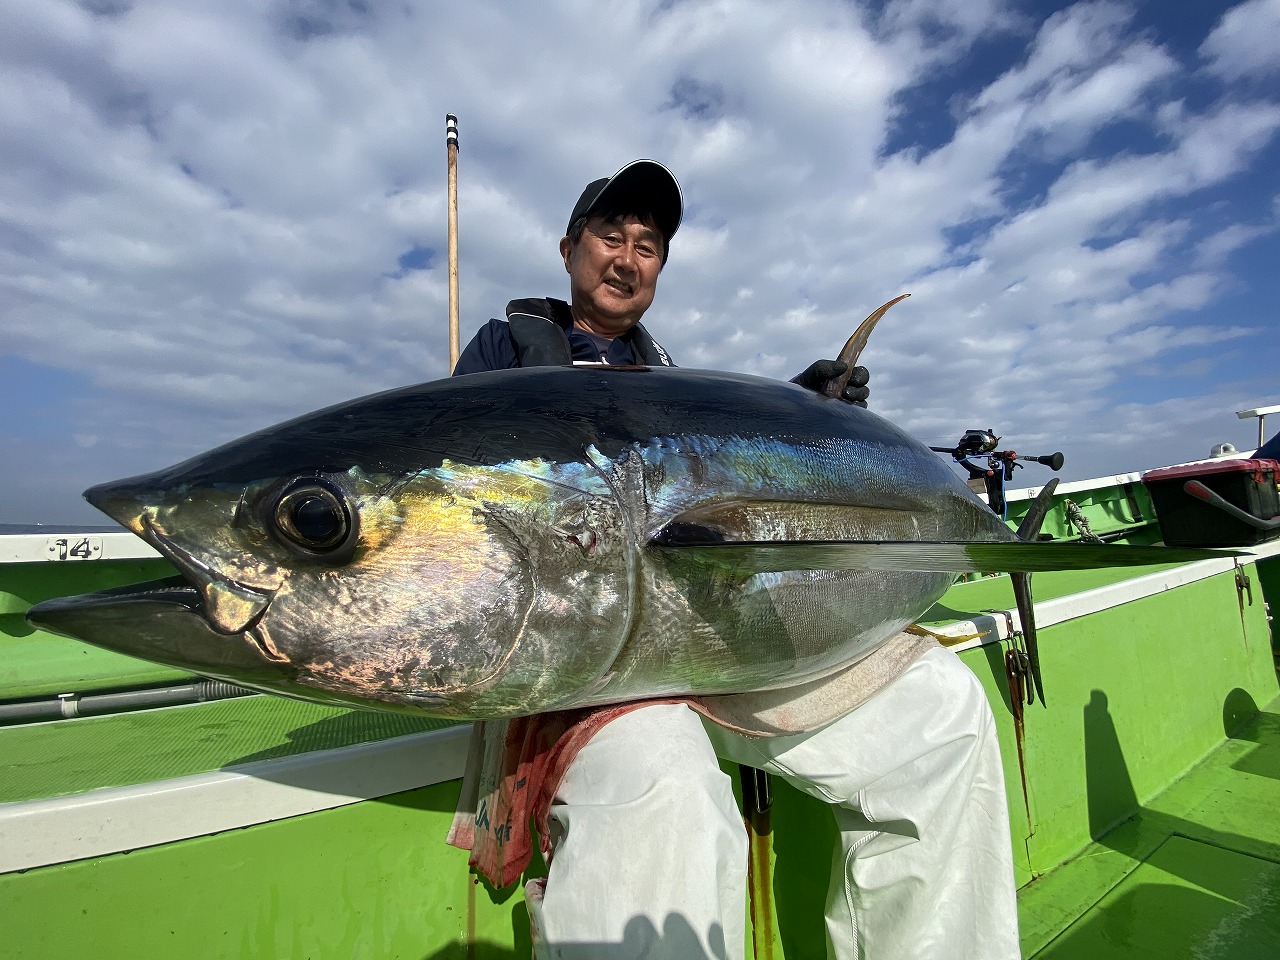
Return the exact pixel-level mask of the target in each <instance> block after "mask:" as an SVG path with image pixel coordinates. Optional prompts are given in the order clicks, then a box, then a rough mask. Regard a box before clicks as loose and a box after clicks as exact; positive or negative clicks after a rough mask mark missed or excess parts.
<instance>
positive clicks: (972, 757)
mask: <svg viewBox="0 0 1280 960" xmlns="http://www.w3.org/2000/svg"><path fill="white" fill-rule="evenodd" d="M717 754H718V755H719V756H720V757H723V758H725V759H728V760H733V761H737V762H739V763H745V764H750V765H751V766H755V767H759V768H761V769H763V770H766V771H768V772H769V773H771V774H773V775H775V776H778V777H781V778H783V779H784V780H786V781H787V782H788V783H790V784H792V785H793V786H795V787H796V788H797V789H799V790H802V791H804V792H805V793H807V794H809V795H810V796H813V797H816V798H818V799H820V800H823V801H825V802H826V803H828V804H829V805H830V809H831V811H832V814H833V815H834V816H835V819H836V824H837V827H838V828H839V831H840V849H838V850H837V851H836V856H835V858H834V863H833V866H832V871H831V883H830V889H829V892H828V897H827V907H826V916H827V939H828V953H829V956H830V957H831V958H833V960H855V958H870V960H898V958H902V960H907V958H909V960H931V958H939V960H941V958H947V960H966V958H973V960H1014V958H1017V957H1019V956H1020V955H1021V954H1020V950H1019V944H1018V923H1017V904H1016V901H1015V897H1014V879H1013V863H1012V850H1011V844H1010V831H1009V817H1008V812H1007V807H1006V799H1005V790H1004V776H1003V772H1002V770H1001V766H1000V754H999V745H998V743H997V741H996V733H995V724H994V721H993V719H992V716H991V710H990V707H989V706H988V704H987V700H986V697H985V696H984V694H983V691H982V688H981V686H980V685H979V683H978V681H977V678H975V677H974V676H973V674H972V673H971V672H970V671H969V669H968V668H967V667H965V666H964V665H963V664H962V663H961V662H960V660H959V659H958V658H957V657H956V656H955V655H954V654H953V653H951V652H950V651H947V650H943V649H941V648H937V649H933V650H930V651H929V652H927V653H925V654H924V655H923V656H921V657H920V658H919V659H918V660H917V661H916V662H915V663H914V664H912V665H911V666H910V667H909V668H908V669H907V670H906V672H905V673H903V674H902V675H901V676H900V677H899V678H898V679H897V680H895V681H893V682H892V683H891V684H889V685H888V686H886V687H885V688H884V689H882V690H881V691H880V692H879V693H877V694H876V695H875V696H874V697H872V698H871V699H870V700H868V701H867V702H866V703H864V704H863V705H861V706H860V707H858V708H857V709H855V710H853V711H852V712H850V713H848V714H846V715H845V716H844V717H842V718H841V719H839V720H837V721H836V722H834V723H832V724H831V725H829V726H827V727H824V728H822V729H820V730H817V731H814V732H811V733H806V734H800V735H795V736H786V737H773V738H748V737H744V736H741V735H739V734H735V733H732V732H731V731H729V730H726V729H725V728H723V727H720V726H717V725H716V724H713V723H711V722H709V721H703V720H702V719H700V718H699V716H698V715H697V714H696V713H694V712H693V711H692V710H690V709H689V708H688V707H685V706H684V705H681V704H677V705H669V704H668V705H659V706H653V707H645V708H643V709H640V710H636V711H633V712H631V713H629V714H626V715H624V716H622V717H620V718H618V719H617V720H614V721H612V722H611V723H609V724H608V725H607V726H605V727H604V728H602V729H601V730H600V732H599V733H597V734H596V735H595V737H593V738H592V740H591V741H590V742H589V743H588V744H587V745H586V747H584V748H583V750H582V751H581V753H579V755H578V756H577V757H576V758H575V760H574V762H573V764H572V765H571V766H570V768H569V771H568V773H567V774H566V776H565V778H564V780H563V782H562V783H561V786H560V789H559V792H558V793H557V795H556V800H555V803H554V804H553V806H552V808H551V819H550V823H551V841H552V847H553V849H552V857H551V860H550V864H549V873H548V876H547V878H546V882H545V890H541V889H539V887H540V885H539V884H537V883H536V882H535V884H534V885H531V889H529V891H528V899H529V911H530V917H531V919H532V921H533V926H534V929H535V951H536V954H537V956H538V957H539V958H552V957H555V958H563V960H587V958H590V960H615V958H616V960H624V958H625V960H641V958H644V960H659V958H661V960H668V958H669V960H698V958H717V960H739V958H742V957H743V955H744V942H745V925H746V921H745V916H746V873H747V837H746V832H745V829H744V827H743V822H742V816H741V814H740V812H739V810H738V807H737V804H736V802H735V800H734V797H733V791H732V789H731V786H730V779H729V777H727V776H726V775H725V774H724V773H723V772H722V770H721V769H720V766H719V763H718V762H717V759H716V757H717ZM815 869H821V866H820V865H817V864H815Z"/></svg>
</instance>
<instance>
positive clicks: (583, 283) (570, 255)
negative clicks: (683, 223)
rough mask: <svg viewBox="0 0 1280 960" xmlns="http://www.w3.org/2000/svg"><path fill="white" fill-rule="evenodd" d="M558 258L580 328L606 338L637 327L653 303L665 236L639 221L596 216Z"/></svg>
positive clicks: (562, 246)
mask: <svg viewBox="0 0 1280 960" xmlns="http://www.w3.org/2000/svg"><path fill="white" fill-rule="evenodd" d="M560 254H561V256H563V257H564V266H565V269H566V270H567V271H568V272H569V290H570V294H571V296H570V301H571V306H572V309H573V321H574V324H575V325H576V326H579V327H581V328H583V329H585V330H590V331H592V332H593V333H597V334H600V335H601V336H605V337H617V336H620V335H621V334H624V333H626V332H627V331H628V330H630V329H631V328H632V327H634V326H635V325H636V324H637V323H638V322H639V320H640V318H641V317H642V316H643V315H644V312H645V311H646V310H648V309H649V304H651V303H653V295H654V292H655V291H656V290H657V286H658V273H659V271H661V269H662V235H661V234H660V233H658V231H657V230H656V229H655V228H654V227H652V226H650V225H649V224H647V223H645V222H644V221H643V220H642V219H640V218H639V217H636V216H631V215H628V216H624V217H619V218H616V219H612V220H605V219H604V218H603V217H592V218H591V219H590V220H588V221H587V226H586V229H585V230H583V231H582V239H581V240H579V241H578V243H577V245H576V246H575V245H573V244H571V243H570V241H569V238H568V237H565V238H564V239H563V240H561V241H560Z"/></svg>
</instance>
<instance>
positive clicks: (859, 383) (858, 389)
mask: <svg viewBox="0 0 1280 960" xmlns="http://www.w3.org/2000/svg"><path fill="white" fill-rule="evenodd" d="M848 369H849V366H848V364H846V363H842V362H841V361H839V360H817V361H815V362H814V363H811V364H809V367H808V369H806V370H805V372H804V373H802V374H799V375H798V376H795V377H792V378H791V382H792V383H798V384H800V386H802V387H805V388H806V389H808V390H812V391H814V392H815V393H822V392H823V389H824V388H825V387H826V385H827V384H828V383H829V382H830V381H832V380H834V379H835V378H836V377H838V376H840V375H841V374H842V373H844V372H845V371H846V370H848ZM870 379H871V374H870V373H868V372H867V368H866V367H854V368H853V373H851V374H850V375H849V385H848V386H846V387H845V388H844V393H843V394H841V396H840V399H841V400H844V401H846V402H848V403H853V404H857V405H858V406H860V407H865V406H866V405H867V397H869V396H870V395H871V390H870V389H869V388H868V387H867V381H868V380H870Z"/></svg>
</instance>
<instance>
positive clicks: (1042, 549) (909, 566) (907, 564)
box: [650, 540, 1240, 576]
mask: <svg viewBox="0 0 1280 960" xmlns="http://www.w3.org/2000/svg"><path fill="white" fill-rule="evenodd" d="M650 549H652V550H657V551H659V552H660V553H663V554H666V555H668V556H670V557H671V558H672V559H676V558H679V559H682V560H685V561H688V560H695V561H698V562H702V563H708V564H712V565H714V566H716V567H719V568H721V569H722V570H724V571H725V572H727V573H730V574H734V575H737V576H749V575H751V574H755V573H782V572H784V571H787V570H888V571H894V570H896V571H939V572H945V573H979V572H981V573H1004V572H1018V573H1038V572H1041V571H1048V570H1082V569H1086V568H1089V567H1134V566H1147V565H1150V564H1158V563H1190V562H1192V561H1195V560H1211V559H1221V558H1226V557H1234V556H1240V554H1239V553H1236V552H1235V551H1231V550H1195V549H1189V548H1181V547H1133V546H1122V545H1119V544H1100V545H1096V544H1083V543H1020V542H1017V541H1011V542H1001V543H974V542H967V543H966V542H956V541H917V540H898V541H892V540H878V541H872V540H865V541H838V540H821V541H818V540H812V541H762V542H750V543H746V542H739V543H703V544H692V543H686V544H663V545H658V544H653V545H651V546H650Z"/></svg>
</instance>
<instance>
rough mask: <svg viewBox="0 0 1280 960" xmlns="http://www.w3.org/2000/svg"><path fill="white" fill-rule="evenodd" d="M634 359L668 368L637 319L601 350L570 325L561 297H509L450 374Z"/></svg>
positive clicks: (662, 353) (663, 355)
mask: <svg viewBox="0 0 1280 960" xmlns="http://www.w3.org/2000/svg"><path fill="white" fill-rule="evenodd" d="M601 362H603V363H612V364H627V363H636V364H643V365H644V366H649V367H674V366H675V364H674V363H672V362H671V357H670V356H668V354H667V351H666V350H664V349H663V348H662V346H661V345H660V344H659V343H658V342H657V341H656V340H654V339H653V337H651V336H650V335H649V331H647V330H646V329H645V328H644V327H643V326H642V325H641V324H638V323H637V324H636V325H635V326H634V327H633V328H632V329H631V330H630V331H629V332H627V333H626V334H624V335H622V336H621V337H618V338H616V339H615V340H614V341H613V342H612V343H611V344H609V346H608V348H607V350H606V351H605V352H604V353H603V354H602V353H601V351H600V348H599V346H598V345H597V343H596V341H595V340H593V339H592V338H591V337H590V336H588V335H587V334H585V333H583V332H582V331H581V330H579V329H577V328H576V327H575V326H574V325H573V315H572V314H571V313H570V312H569V305H568V304H567V303H565V302H564V301H563V300H554V299H552V298H550V297H548V298H547V299H536V298H535V299H528V300H512V301H511V302H510V303H508V304H507V315H506V318H505V319H503V320H490V321H489V322H488V323H487V324H485V325H484V326H483V327H481V328H480V330H479V332H477V333H476V335H475V336H474V337H473V338H472V339H471V342H470V343H468V344H467V346H466V349H465V350H463V351H462V355H461V356H460V357H458V365H457V366H456V367H455V368H454V370H453V373H454V376H458V375H459V374H464V373H480V372H482V371H484V370H505V369H507V368H508V367H542V366H555V365H567V364H571V363H601Z"/></svg>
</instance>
